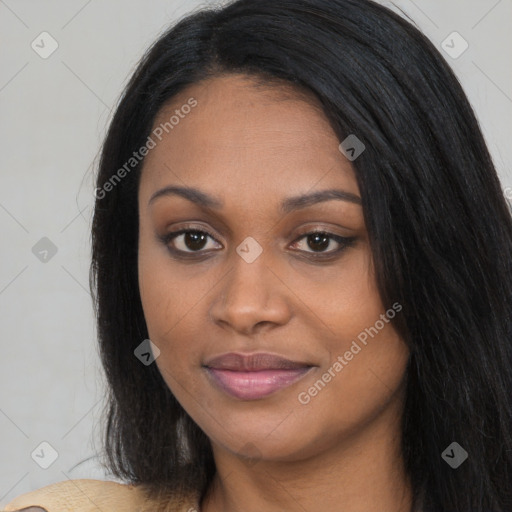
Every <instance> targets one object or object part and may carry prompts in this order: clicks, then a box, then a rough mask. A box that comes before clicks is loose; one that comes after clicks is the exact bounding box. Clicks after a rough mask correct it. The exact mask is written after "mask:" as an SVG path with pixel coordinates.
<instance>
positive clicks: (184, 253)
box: [159, 227, 356, 260]
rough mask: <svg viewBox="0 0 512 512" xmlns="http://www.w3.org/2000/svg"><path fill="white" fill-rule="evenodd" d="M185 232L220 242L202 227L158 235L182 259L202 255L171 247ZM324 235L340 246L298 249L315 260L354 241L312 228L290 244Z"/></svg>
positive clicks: (335, 251)
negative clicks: (307, 249) (313, 236)
mask: <svg viewBox="0 0 512 512" xmlns="http://www.w3.org/2000/svg"><path fill="white" fill-rule="evenodd" d="M185 233H199V234H203V235H207V236H208V237H210V238H211V239H213V240H215V241H216V242H217V243H220V242H218V241H217V240H216V238H215V237H214V236H213V235H212V234H211V233H209V232H208V231H206V230H205V229H204V228H201V229H196V228H192V227H185V228H183V229H179V230H177V231H172V232H170V233H167V234H165V235H162V236H160V237H159V238H160V240H161V242H162V243H163V244H164V245H165V246H166V247H167V249H168V250H169V251H170V252H171V253H172V254H173V255H174V256H175V257H178V258H183V259H198V257H201V256H203V255H204V254H207V253H208V252H209V251H208V250H206V251H205V250H203V249H201V250H199V251H183V250H181V249H176V248H174V247H171V245H170V243H171V242H172V241H173V240H174V239H175V238H177V237H178V236H180V235H182V234H185ZM315 234H320V235H325V236H326V237H327V238H329V239H332V240H334V241H335V242H337V243H338V244H340V247H339V248H338V249H335V250H334V251H328V252H314V251H299V252H303V253H305V254H306V256H305V257H306V258H310V259H315V260H326V259H333V257H336V256H338V255H340V254H341V253H342V252H344V250H345V249H347V248H348V247H351V246H352V245H354V242H355V241H356V239H355V237H344V236H340V235H336V234H334V233H330V232H328V231H325V230H313V231H308V232H307V233H303V234H301V235H300V236H299V237H298V238H296V239H295V240H294V241H293V242H292V244H296V243H297V242H299V241H300V240H303V239H304V238H307V237H308V236H310V235H315Z"/></svg>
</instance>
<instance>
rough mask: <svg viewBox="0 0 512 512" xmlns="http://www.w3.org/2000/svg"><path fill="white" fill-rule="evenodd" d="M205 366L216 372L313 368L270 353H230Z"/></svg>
mask: <svg viewBox="0 0 512 512" xmlns="http://www.w3.org/2000/svg"><path fill="white" fill-rule="evenodd" d="M204 366H206V367H208V368H213V369H216V370H232V371H239V372H240V371H246V372H257V371H259V370H296V369H299V368H306V367H309V366H312V365H310V364H307V363H304V362H298V361H291V360H290V359H286V358H285V357H282V356H278V355H275V354H269V353H261V352H260V353H256V354H240V353H236V352H229V353H227V354H221V355H220V356H216V357H213V358H212V359H209V360H208V361H207V362H206V363H205V364H204Z"/></svg>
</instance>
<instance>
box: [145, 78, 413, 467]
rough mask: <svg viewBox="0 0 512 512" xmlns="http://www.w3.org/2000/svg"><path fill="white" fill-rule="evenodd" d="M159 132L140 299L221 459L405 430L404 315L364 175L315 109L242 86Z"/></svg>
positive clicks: (216, 93) (300, 453) (234, 84)
mask: <svg viewBox="0 0 512 512" xmlns="http://www.w3.org/2000/svg"><path fill="white" fill-rule="evenodd" d="M284 93H286V94H284ZM191 98H193V99H191ZM195 101H196V102H197V104H195ZM185 105H189V106H190V105H194V106H193V107H192V108H188V107H186V106H185ZM173 115H174V116H175V117H174V118H173V120H172V121H171V122H170V123H168V124H167V129H162V128H160V130H157V128H158V127H159V126H160V125H161V123H165V122H168V121H169V120H170V118H171V116H173ZM177 120H178V121H177ZM154 129H155V130H156V131H154V133H157V134H158V137H156V136H154V135H153V136H152V138H153V140H154V141H155V143H156V145H155V147H153V148H152V149H150V151H149V153H148V154H147V156H146V159H145V163H144V169H143V172H142V176H141V182H140V190H139V214H140V232H139V284H140V293H141V300H142V305H143V308H144V314H145V318H146V321H147V326H148V330H149V335H150V338H151V340H152V342H153V343H154V344H155V345H156V346H157V347H158V348H159V349H160V355H159V356H158V357H157V359H156V364H157V365H158V368H159V370H160V372H161V374H162V377H163V379H164V380H165V382H166V383H167V385H168V386H169V388H170V389H171V391H172V393H173V394H174V395H175V396H176V398H177V399H178V400H179V402H180V403H181V405H182V406H183V407H184V409H185V410H186V411H187V412H188V414H189V415H190V416H191V417H192V419H193V420H194V421H195V422H196V423H197V424H198V425H199V427H200V428H201V429H202V430H203V431H204V432H205V433H206V434H207V435H208V437H209V438H210V439H211V440H212V443H213V447H214V451H216V452H217V453H218V452H219V451H224V452H226V451H227V452H229V453H231V454H239V455H241V456H249V457H258V458H263V459H269V460H270V459H273V460H299V459H301V458H305V457H310V456H312V455H314V454H316V453H319V452H321V451H325V450H329V449H333V448H335V447H337V446H338V447H339V446H341V445H343V444H344V443H345V442H346V441H347V440H349V438H350V439H351V440H354V441H355V440H356V439H357V437H358V436H363V435H365V433H366V434H368V432H370V431H371V432H373V434H376V433H377V435H379V432H381V433H382V432H384V431H386V429H389V428H390V427H391V428H392V429H394V428H398V424H399V421H398V420H399V417H400V412H401V404H402V401H403V393H402V391H403V377H404V372H405V367H406V363H407V358H408V350H407V348H406V346H405V344H404V343H403V341H402V340H401V339H400V338H399V336H398V335H397V333H396V332H395V330H394V328H393V325H392V323H391V322H390V321H389V319H390V318H392V317H394V316H395V315H399V314H400V310H401V305H400V304H398V303H395V305H394V307H393V308H391V309H389V308H388V311H387V313H386V308H385V307H384V306H383V304H382V302H381V300H380V298H379V294H378V292H377V288H376V282H375V276H374V272H373V264H372V255H371V252H370V246H369V241H368V236H367V233H366V229H365V223H364V219H363V211H362V207H361V204H360V193H359V189H358V186H357V182H356V179H355V175H354V172H353V169H352V167H351V164H350V162H349V160H348V159H347V158H346V157H345V156H344V155H343V154H342V153H341V152H340V150H339V148H338V146H339V144H340V142H341V141H340V140H338V138H337V137H336V135H335V133H334V132H333V130H332V128H331V127H330V125H329V123H328V121H327V119H326V118H325V116H324V115H323V113H322V112H321V110H320V108H319V107H318V105H317V104H316V103H315V100H314V99H313V98H310V99H309V100H308V98H305V97H304V96H300V95H299V93H297V92H294V90H293V89H285V88H283V87H281V88H261V87H260V88H256V87H255V85H254V83H253V82H252V81H251V79H250V78H248V77H244V76H242V75H228V76H224V77H219V78H214V79H211V80H209V81H206V82H203V83H200V84H195V85H193V86H190V87H189V88H188V89H187V90H186V91H183V92H182V93H181V94H180V95H179V96H176V97H175V98H174V99H173V102H172V105H170V106H168V107H166V108H164V109H163V110H162V111H161V112H160V114H159V116H158V118H157V119H156V121H155V125H154ZM160 138H161V140H159V139H160ZM362 158H364V155H363V156H362ZM170 187H175V188H174V189H173V190H174V191H173V190H172V189H171V188H170ZM166 189H167V190H166ZM192 189H193V190H192ZM187 190H188V192H187V193H184V192H183V191H187ZM328 190H331V191H336V192H330V193H327V192H325V191H328ZM180 191H181V192H180ZM206 196H207V198H208V200H205V198H206ZM302 196H304V197H302ZM299 197H302V199H298V198H299ZM181 230H183V231H186V232H185V233H181V234H178V235H176V236H175V237H170V236H168V235H169V234H171V233H173V232H176V231H181ZM201 232H202V233H201ZM312 232H313V234H311V233H312ZM314 232H320V233H317V234H316V235H315V234H314ZM308 234H309V235H308ZM141 341H142V340H141ZM251 356H254V357H251ZM379 429H380V430H379Z"/></svg>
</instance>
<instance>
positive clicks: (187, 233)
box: [164, 229, 222, 253]
mask: <svg viewBox="0 0 512 512" xmlns="http://www.w3.org/2000/svg"><path fill="white" fill-rule="evenodd" d="M208 239H212V240H214V241H215V243H217V244H218V242H217V241H216V240H215V239H214V238H213V237H212V236H211V235H210V234H209V233H207V232H206V231H202V230H198V229H181V230H179V231H174V232H172V233H169V234H168V235H166V236H165V237H164V242H165V244H166V245H167V246H168V247H169V249H170V250H171V251H173V252H177V253H180V252H182V253H194V252H203V251H207V250H209V249H215V248H217V247H215V244H213V245H214V247H208ZM219 245H220V244H219ZM220 247H222V246H220Z"/></svg>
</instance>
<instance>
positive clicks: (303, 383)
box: [7, 0, 512, 512]
mask: <svg viewBox="0 0 512 512" xmlns="http://www.w3.org/2000/svg"><path fill="white" fill-rule="evenodd" d="M92 234H93V261H92V267H91V270H92V272H91V277H92V279H91V284H92V286H93V289H94V290H95V292H96V295H95V297H96V305H97V313H98V328H99V338H100V346H101V354H102V361H103V364H104V367H105V370H106V374H107V377H108V381H109V385H110V400H109V404H110V409H109V413H108V418H107V420H108V421H107V423H106V429H105V449H106V455H107V459H106V465H107V467H108V468H109V469H110V470H111V471H112V473H113V474H114V475H115V476H117V477H119V478H121V479H123V481H125V482H127V485H121V484H115V483H113V482H110V483H106V482H103V483H102V482H99V481H87V480H78V481H72V482H64V483H60V484H54V485H53V486H50V487H48V488H45V489H46V490H40V491H36V493H30V495H25V496H24V497H21V498H19V499H18V501H17V500H15V501H14V502H12V503H11V504H10V505H9V507H8V508H7V510H16V508H14V507H18V509H19V508H20V506H25V507H27V506H34V507H35V506H40V507H43V508H46V509H47V510H48V511H50V512H53V510H54V508H53V507H54V506H55V505H54V502H53V501H52V499H54V498H52V496H53V497H56V499H58V500H60V502H59V506H64V504H66V503H68V504H69V501H68V500H70V499H71V500H75V501H74V502H73V503H74V510H96V508H100V509H101V510H117V509H119V510H133V511H135V510H152V511H156V510H172V511H174V510H189V511H190V510H200V511H202V512H218V511H225V512H232V511H239V510H244V511H260V510H265V511H269V512H273V511H277V510H280V511H281V510H307V511H317V510H328V511H331V510H332V511H338V510H343V511H344V512H355V511H361V510H365V511H366V512H377V511H379V512H383V511H386V512H387V511H389V512H409V511H414V512H417V511H421V512H434V511H435V512H447V511H450V512H468V511H471V512H490V511H492V512H505V511H511V510H512V484H511V481H512V479H510V475H511V474H512V441H511V435H510V425H511V424H512V423H511V420H512V404H511V393H510V391H511V389H512V366H511V363H512V351H511V345H512V344H511V341H512V319H511V314H510V311H511V306H512V300H511V299H512V222H511V215H510V210H509V208H508V205H507V202H506V200H505V198H504V196H503V193H502V190H501V188H500V183H499V181H498V178H497V175H496V172H495V169H494V167H493V164H492V162H491V158H490V156H489V153H488V150H487V148H486V146H485V144H484V141H483V137H482V134H481V132H480V129H479V127H478V124H477V121H476V119H475V116H474V114H473V112H472V109H471V107H470V105H469V104H468V101H467V99H466V97H465V95H464V93H463V91H462V90H461V87H460V85H459V83H458V81H457V80H456V78H455V76H454V74H453V73H452V72H451V70H450V69H449V67H448V66H447V64H446V63H445V62H444V60H443V58H442V57H441V56H440V55H439V53H438V52H437V50H436V49H435V48H434V47H433V46H432V44H431V43H430V42H429V41H428V40H427V39H426V38H425V37H424V36H423V35H422V34H420V33H419V32H418V31H417V30H416V29H415V28H413V27H412V26H411V25H410V24H408V23H407V22H405V21H404V20H403V19H401V18H400V17H399V16H397V15H395V14H394V13H392V12H391V11H389V10H387V9H386V8H384V7H382V6H380V5H377V4H374V3H372V2H370V1H367V0H330V1H327V0H282V1H281V2H278V3H275V2H272V1H270V0H257V1H256V0H239V1H237V2H234V3H232V4H231V5H228V6H226V7H224V8H222V9H217V10H215V9H210V10H203V11H199V12H197V13H195V14H193V15H191V16H189V17H187V18H186V19H184V20H182V21H181V22H180V23H178V24H177V25H176V26H175V27H173V28H172V29H171V30H169V31H168V32H167V33H166V34H165V35H163V36H162V37H161V38H160V39H159V40H158V41H157V42H156V43H155V45H153V47H152V48H151V49H150V50H149V51H148V53H147V54H146V55H145V57H144V58H143V60H142V62H141V64H140V65H139V67H138V69H137V70H136V72H135V74H134V76H133V77H132V79H131V81H130V83H129V84H128V86H127V88H126V91H125V93H124V95H123V97H122V100H121V102H120V104H119V106H118V108H117V111H116V114H115V116H114V118H113V121H112V123H111V126H110V130H109V132H108V135H107V138H106V141H105V143H104V146H103V151H102V158H101V164H100V169H99V174H98V180H97V188H96V205H95V214H94V223H93V232H92ZM150 340H151V341H150ZM43 491H44V492H43ZM49 494H51V496H50V497H48V495H49ZM27 496H29V497H28V498H27ZM81 499H82V500H83V502H82V501H80V500H81ZM44 500H46V501H44ZM118 500H124V501H123V502H122V503H121V501H118ZM91 503H92V504H91ZM57 508H58V507H57Z"/></svg>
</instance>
